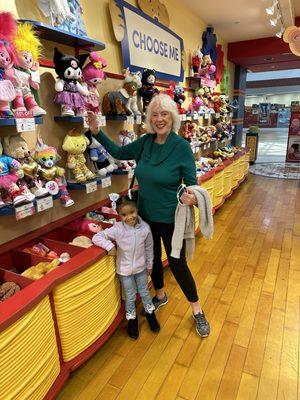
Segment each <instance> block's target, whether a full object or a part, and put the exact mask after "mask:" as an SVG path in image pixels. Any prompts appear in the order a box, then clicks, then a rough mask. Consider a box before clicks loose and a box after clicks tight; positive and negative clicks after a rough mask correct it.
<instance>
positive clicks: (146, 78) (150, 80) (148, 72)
mask: <svg viewBox="0 0 300 400" xmlns="http://www.w3.org/2000/svg"><path fill="white" fill-rule="evenodd" d="M155 74H156V72H155V70H154V69H144V72H143V75H142V87H141V88H140V89H139V95H140V96H141V98H142V99H143V112H144V113H145V112H146V109H147V107H148V105H149V103H150V101H151V100H152V97H153V96H154V95H155V94H158V93H159V90H158V89H156V88H155V87H154V85H155V81H156V77H155Z"/></svg>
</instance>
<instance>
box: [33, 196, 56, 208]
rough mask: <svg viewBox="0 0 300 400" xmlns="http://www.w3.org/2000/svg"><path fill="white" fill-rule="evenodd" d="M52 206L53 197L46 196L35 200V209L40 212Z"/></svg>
mask: <svg viewBox="0 0 300 400" xmlns="http://www.w3.org/2000/svg"><path fill="white" fill-rule="evenodd" d="M52 207H53V197H52V196H47V197H43V198H42V199H37V200H36V211H37V212H41V211H45V210H48V208H52Z"/></svg>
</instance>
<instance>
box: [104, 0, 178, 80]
mask: <svg viewBox="0 0 300 400" xmlns="http://www.w3.org/2000/svg"><path fill="white" fill-rule="evenodd" d="M109 7H110V13H111V18H112V23H113V27H114V32H115V36H116V39H117V40H119V41H121V45H122V56H123V64H124V67H125V68H129V69H130V71H137V70H141V69H144V68H148V69H155V71H156V76H157V77H159V78H162V79H168V80H175V81H183V75H184V74H183V67H182V54H183V40H182V38H180V37H179V36H178V35H176V33H174V32H172V31H171V30H170V29H169V28H167V27H166V26H164V25H162V24H161V23H159V22H158V21H156V20H155V19H153V18H151V17H150V16H148V15H147V14H145V13H143V12H142V11H140V10H139V9H137V8H135V7H133V6H132V5H131V4H128V3H126V2H125V1H123V0H111V1H110V6H109Z"/></svg>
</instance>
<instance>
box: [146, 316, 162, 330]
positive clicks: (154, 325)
mask: <svg viewBox="0 0 300 400" xmlns="http://www.w3.org/2000/svg"><path fill="white" fill-rule="evenodd" d="M146 318H147V321H148V325H149V328H150V329H151V331H152V332H159V331H160V326H159V323H158V321H157V319H156V316H155V313H154V311H152V313H151V314H149V313H147V312H146Z"/></svg>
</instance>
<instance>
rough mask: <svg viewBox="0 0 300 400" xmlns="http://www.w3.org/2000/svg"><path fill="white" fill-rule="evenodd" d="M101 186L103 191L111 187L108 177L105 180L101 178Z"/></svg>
mask: <svg viewBox="0 0 300 400" xmlns="http://www.w3.org/2000/svg"><path fill="white" fill-rule="evenodd" d="M101 185H102V188H103V189H104V188H107V187H109V186H111V177H110V176H108V177H107V178H103V179H102V181H101Z"/></svg>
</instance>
